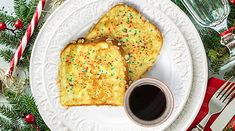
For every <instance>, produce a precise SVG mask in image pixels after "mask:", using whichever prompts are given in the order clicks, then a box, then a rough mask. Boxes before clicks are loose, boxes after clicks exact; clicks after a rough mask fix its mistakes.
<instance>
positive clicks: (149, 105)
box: [129, 85, 166, 121]
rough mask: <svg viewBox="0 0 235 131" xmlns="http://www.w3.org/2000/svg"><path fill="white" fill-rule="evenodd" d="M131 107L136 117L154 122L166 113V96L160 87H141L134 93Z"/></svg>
mask: <svg viewBox="0 0 235 131" xmlns="http://www.w3.org/2000/svg"><path fill="white" fill-rule="evenodd" d="M129 105H130V110H131V111H132V113H133V114H134V115H135V116H136V117H138V118H139V119H142V120H145V121H152V120H155V119H157V118H159V117H160V116H161V115H162V114H163V113H164V111H165V109H166V96H165V94H164V93H163V91H162V90H161V89H160V88H159V87H156V86H154V85H141V86H138V87H136V88H135V89H134V90H133V91H132V93H131V95H130V98H129Z"/></svg>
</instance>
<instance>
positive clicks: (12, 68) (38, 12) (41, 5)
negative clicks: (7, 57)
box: [5, 0, 46, 76]
mask: <svg viewBox="0 0 235 131" xmlns="http://www.w3.org/2000/svg"><path fill="white" fill-rule="evenodd" d="M45 3H46V0H41V1H39V2H38V5H37V7H36V10H35V12H34V15H33V18H32V20H31V22H30V24H29V26H28V28H27V30H26V32H25V34H24V37H23V38H22V40H21V42H20V45H19V47H18V48H17V50H16V52H15V54H14V56H13V58H12V60H11V62H10V66H9V68H8V70H7V71H6V74H5V75H7V76H11V75H12V74H13V73H14V71H15V68H16V65H17V63H18V62H19V60H20V58H21V56H22V54H23V52H24V50H25V47H26V45H27V44H28V42H29V40H30V37H31V36H32V34H33V31H34V29H35V27H36V26H37V24H38V20H39V18H40V16H41V13H42V10H43V9H44V6H45Z"/></svg>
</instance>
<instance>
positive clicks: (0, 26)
mask: <svg viewBox="0 0 235 131" xmlns="http://www.w3.org/2000/svg"><path fill="white" fill-rule="evenodd" d="M6 28H7V25H6V24H5V23H4V22H0V31H4V30H5V29H6Z"/></svg>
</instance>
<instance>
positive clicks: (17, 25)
mask: <svg viewBox="0 0 235 131" xmlns="http://www.w3.org/2000/svg"><path fill="white" fill-rule="evenodd" d="M14 26H15V28H16V29H22V28H23V23H22V21H21V20H17V21H16V22H15V24H14Z"/></svg>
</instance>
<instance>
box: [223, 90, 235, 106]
mask: <svg viewBox="0 0 235 131" xmlns="http://www.w3.org/2000/svg"><path fill="white" fill-rule="evenodd" d="M234 95H235V90H234V91H233V92H232V93H231V94H230V95H229V97H227V99H226V100H225V104H227V103H228V102H229V101H230V99H231V98H232V97H233V96H234Z"/></svg>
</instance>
